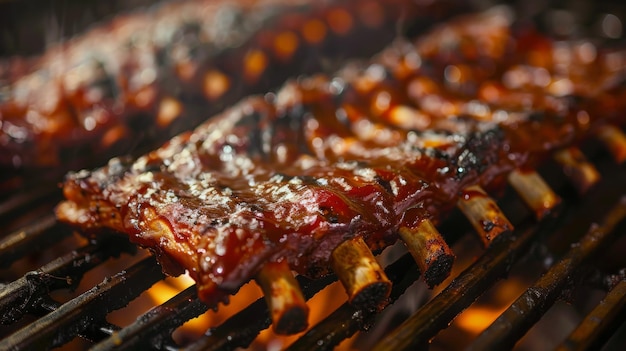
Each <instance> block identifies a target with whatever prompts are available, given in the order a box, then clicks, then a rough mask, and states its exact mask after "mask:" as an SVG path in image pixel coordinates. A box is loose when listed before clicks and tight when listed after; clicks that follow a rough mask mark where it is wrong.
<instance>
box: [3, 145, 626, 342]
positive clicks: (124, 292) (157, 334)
mask: <svg viewBox="0 0 626 351" xmlns="http://www.w3.org/2000/svg"><path fill="white" fill-rule="evenodd" d="M602 156H603V155H600V157H599V160H600V162H601V163H598V167H599V169H601V171H602V174H603V178H602V181H601V182H600V183H599V184H597V185H596V187H595V188H594V189H593V191H592V192H590V193H589V195H587V196H585V197H582V198H578V197H577V195H575V191H574V190H573V189H570V188H569V187H568V185H567V183H566V182H565V180H564V177H562V175H560V174H558V173H559V172H555V171H554V169H552V170H551V169H548V176H547V179H549V180H550V183H552V184H553V187H554V188H555V189H557V190H558V191H559V192H560V195H561V196H562V197H563V198H564V199H565V200H566V201H564V202H563V204H561V206H559V207H558V208H557V209H556V210H555V211H554V212H553V213H552V214H551V215H549V216H547V217H546V218H544V219H542V220H541V221H535V220H534V219H533V217H532V216H531V215H530V212H529V211H524V210H523V208H522V207H520V202H519V201H518V200H516V199H515V198H513V197H512V195H511V194H508V196H505V197H504V201H502V202H503V203H502V205H501V207H502V208H503V210H504V212H505V213H511V215H510V216H509V217H510V218H513V219H514V220H515V222H516V223H515V224H516V228H517V230H516V231H515V232H513V233H511V235H505V236H501V239H499V240H498V241H497V242H495V243H494V244H493V245H491V246H490V247H489V248H488V249H486V250H485V252H484V253H483V254H482V255H481V256H480V257H478V258H477V259H476V260H475V262H473V263H472V264H471V265H470V266H469V267H468V268H466V269H465V270H464V271H463V272H462V273H460V274H459V275H458V276H457V277H455V278H454V279H453V280H452V282H451V283H450V284H449V285H448V286H447V287H446V288H445V289H443V290H442V291H441V292H440V293H438V294H437V295H436V296H434V297H433V298H432V299H431V300H430V301H428V302H427V303H426V304H424V305H423V306H421V307H420V308H419V309H418V310H417V311H415V312H414V313H413V314H412V315H410V317H408V319H406V320H405V321H404V322H403V323H402V324H401V325H400V326H399V327H397V328H396V329H394V330H392V331H391V332H389V333H387V334H386V335H384V337H383V339H382V340H380V341H379V342H378V343H377V344H376V345H375V346H374V349H376V350H390V349H394V350H397V349H402V350H409V349H414V348H416V347H426V346H425V345H428V344H429V340H431V339H432V338H436V337H437V334H438V333H439V332H440V331H442V330H443V329H445V328H447V327H448V325H449V324H450V323H451V322H452V321H453V319H454V318H455V317H456V316H457V315H458V314H459V313H461V312H462V311H463V310H464V309H466V308H468V307H469V306H471V305H472V304H473V303H474V301H475V300H476V299H477V298H478V297H479V296H481V295H482V294H483V293H484V292H485V291H487V290H488V289H489V288H490V287H491V286H493V285H494V284H495V283H496V282H498V281H499V280H500V279H501V278H503V277H505V276H506V275H507V273H508V272H509V271H510V270H511V269H512V267H514V266H515V265H516V264H519V262H521V261H523V259H524V257H526V256H527V255H528V253H529V252H530V251H533V248H536V247H537V246H538V245H544V246H546V247H547V248H548V250H549V251H552V252H554V253H556V254H559V255H560V256H562V258H561V259H560V260H558V261H557V262H556V263H555V264H554V265H552V267H550V268H549V270H548V271H547V272H546V273H545V274H544V275H543V276H542V277H541V278H539V279H538V280H537V281H536V282H535V283H533V284H532V286H531V287H529V288H528V289H527V291H526V292H525V293H524V294H523V295H522V296H520V298H518V299H517V301H515V302H514V303H513V304H512V305H511V306H510V307H509V308H508V309H507V310H506V311H505V312H504V313H502V314H501V315H500V316H499V317H498V318H497V319H496V321H495V322H494V323H493V324H492V325H491V326H490V327H489V328H488V329H486V330H485V331H484V332H483V333H482V334H481V335H480V336H479V337H478V338H476V339H475V340H474V341H473V343H472V344H471V345H470V347H471V348H473V349H494V348H495V349H500V348H511V347H512V346H513V345H515V344H516V343H517V342H518V340H519V339H520V338H521V337H522V336H523V335H524V334H525V333H526V332H527V331H528V329H530V328H531V327H532V326H533V325H535V323H536V322H537V321H538V320H539V319H540V318H541V317H542V316H543V315H544V314H545V313H546V312H547V311H548V310H549V309H550V307H551V306H552V305H553V304H554V303H555V301H557V300H559V299H568V297H569V296H570V295H571V294H572V291H574V290H575V289H577V288H578V287H580V286H584V285H588V284H594V283H595V282H597V281H598V279H597V275H595V274H591V273H594V272H595V271H596V270H597V269H598V265H597V264H595V261H594V259H596V258H598V260H597V261H598V262H602V260H601V259H599V257H598V255H599V253H601V252H603V250H605V249H606V248H607V247H608V246H609V245H611V243H612V242H614V241H615V240H617V239H618V238H619V237H620V235H622V234H623V232H624V226H623V225H624V223H623V222H624V218H625V217H626V197H624V194H626V184H624V183H623V182H622V181H620V180H621V179H624V177H626V170H625V169H624V167H623V166H615V165H612V164H611V162H610V161H609V160H608V157H604V158H603V157H602ZM604 156H606V155H604ZM549 166H551V167H553V168H555V165H549ZM555 169H556V168H555ZM555 173H556V175H555ZM562 178H563V179H562ZM17 196H19V195H17ZM9 201H15V200H9ZM17 203H20V201H17ZM520 209H521V210H520ZM17 213H20V211H18V212H17ZM25 215H28V213H27V212H25ZM450 222H455V221H450ZM456 222H458V221H456ZM456 222H455V223H456ZM455 223H453V224H450V223H446V224H444V226H446V225H449V226H451V228H454V230H456V231H460V232H461V233H460V234H458V235H452V236H451V237H450V241H451V242H453V241H455V240H458V239H459V237H461V236H462V235H463V233H462V232H463V231H464V229H463V224H461V225H459V224H458V223H456V224H455ZM594 223H598V224H594ZM459 227H460V228H459ZM446 229H447V228H446ZM447 231H449V229H447ZM453 234H454V233H453ZM70 236H71V230H70V229H69V228H66V227H64V226H63V225H60V224H58V223H56V222H55V221H54V218H53V217H52V215H47V216H44V217H42V218H41V219H40V220H38V221H37V222H35V223H34V224H32V225H29V226H26V227H24V228H22V229H18V230H15V231H13V232H11V233H9V234H8V235H6V236H5V237H4V238H3V239H2V241H1V242H0V252H1V255H0V257H2V259H1V260H0V262H1V263H2V265H3V266H4V267H5V268H7V267H11V264H15V261H18V262H19V261H20V260H23V259H24V257H25V256H26V257H27V256H29V255H31V254H32V252H33V251H34V250H40V249H43V248H45V247H46V246H47V245H49V243H50V242H53V241H59V240H62V239H63V238H66V237H70ZM38 243H43V244H38ZM563 243H566V244H565V245H564V244H563ZM44 251H45V250H44ZM122 253H130V254H131V257H134V258H135V259H136V260H139V261H138V262H137V263H135V264H133V265H132V266H129V268H127V269H125V270H123V271H121V272H119V273H117V274H114V275H112V276H109V277H105V278H104V280H103V281H102V283H100V284H98V285H95V286H94V287H93V288H91V289H89V290H87V291H86V292H84V293H82V294H80V295H79V296H78V297H76V298H74V299H71V300H69V301H67V302H65V303H60V302H57V301H56V300H54V299H53V298H52V297H51V296H52V295H53V294H52V293H53V292H54V291H59V290H66V289H72V288H75V287H76V286H77V284H78V283H79V282H80V281H81V279H82V277H83V275H84V274H86V273H87V272H89V271H90V270H93V269H94V268H95V267H98V266H100V265H102V264H103V263H104V262H106V261H107V260H109V259H111V258H112V257H115V256H119V255H120V254H122ZM133 255H134V256H133ZM600 258H601V257H600ZM5 271H9V269H5ZM386 273H387V275H388V276H389V278H390V279H391V280H392V281H393V283H394V284H393V289H392V293H391V296H390V302H392V303H393V302H395V300H397V299H402V298H406V297H405V296H403V294H405V291H406V289H407V288H408V287H409V286H411V285H412V284H413V283H414V282H415V281H417V280H418V278H419V275H420V272H419V269H418V268H417V265H416V264H415V262H414V260H413V259H412V258H411V256H410V255H409V254H405V255H404V256H401V257H400V258H399V259H397V260H396V261H395V262H393V263H391V264H389V265H388V266H387V268H386ZM605 277H606V276H605ZM163 278H164V276H163V274H162V273H161V269H160V267H159V266H158V265H157V264H156V262H155V260H154V258H153V257H151V256H148V257H146V258H142V257H141V255H140V254H137V253H136V250H135V249H134V247H133V246H132V245H130V244H129V243H128V242H127V241H126V239H124V238H120V237H118V236H116V235H103V236H101V237H99V239H98V240H97V241H91V242H88V243H87V244H85V245H83V246H79V247H76V248H74V250H72V251H71V252H69V253H66V254H64V255H60V256H59V257H57V258H55V259H53V260H51V261H50V262H49V263H47V264H44V265H43V266H41V267H39V268H37V269H35V270H33V271H31V272H28V273H26V274H24V275H23V276H22V277H19V278H18V279H16V280H14V281H12V282H10V283H8V284H6V285H4V286H3V287H2V289H1V290H0V313H1V315H2V319H1V320H0V322H2V324H4V325H7V326H9V328H8V329H7V331H6V332H5V331H3V332H2V338H3V339H2V340H1V341H0V349H31V348H37V347H42V346H60V345H63V344H65V343H67V342H69V341H71V340H72V339H74V338H75V337H79V338H82V339H85V340H88V341H89V342H91V343H92V346H93V349H94V350H112V349H137V348H151V349H160V350H172V349H179V348H180V347H181V346H179V345H177V344H176V343H175V342H174V341H173V340H172V333H173V331H174V330H175V329H176V328H177V327H179V326H180V325H182V324H183V323H185V322H186V321H187V320H189V319H191V318H194V317H196V316H198V315H200V314H202V313H204V312H205V311H206V310H207V306H206V305H204V304H203V303H202V302H200V301H199V300H198V298H197V294H196V291H195V286H192V287H189V288H187V289H186V290H184V291H182V292H180V293H179V294H178V295H176V296H175V297H173V298H172V299H170V300H169V301H167V302H165V303H164V304H163V305H160V306H156V307H154V308H153V309H151V310H150V311H148V312H147V313H145V314H143V315H140V316H138V318H137V320H136V321H135V322H134V323H132V324H130V325H128V326H126V327H124V328H121V327H119V326H116V325H112V324H110V323H108V322H107V321H106V315H107V314H108V313H109V312H111V311H113V310H115V309H118V308H121V307H123V306H125V305H127V304H128V303H129V302H130V301H132V300H133V299H134V298H135V297H136V296H138V295H139V294H140V293H142V292H143V291H145V290H146V289H148V288H149V287H150V286H152V285H153V284H154V283H156V282H157V281H159V280H161V279H163ZM609 278H612V279H604V280H603V281H604V282H610V283H606V284H605V285H607V286H606V288H607V290H610V293H609V294H608V295H607V296H606V297H605V300H604V301H603V302H601V303H599V304H597V306H596V307H595V309H594V310H592V311H591V312H590V313H589V315H588V316H587V318H586V319H584V320H583V322H582V323H581V325H580V326H579V327H578V328H577V329H575V330H572V331H571V335H570V336H569V337H567V338H566V339H565V340H563V341H562V345H561V349H563V350H570V349H580V348H584V347H586V346H587V345H595V346H597V345H601V344H603V343H604V342H605V341H606V340H607V338H608V336H607V335H611V333H613V332H615V331H616V330H618V328H619V327H620V326H621V324H622V323H623V316H624V313H625V312H624V311H625V310H626V308H625V305H626V297H625V294H624V285H625V282H624V280H622V279H623V274H622V276H619V275H616V276H610V277H609ZM298 279H299V283H300V284H301V286H302V288H303V291H304V294H305V297H306V298H307V299H309V298H311V297H312V296H313V295H315V294H316V293H317V292H318V291H320V290H321V289H323V288H324V287H325V286H327V285H328V284H330V283H331V282H333V281H334V279H335V277H333V276H330V277H327V278H325V279H322V280H316V281H313V280H309V279H306V278H303V277H299V278H298ZM409 298H410V297H409ZM385 312H386V311H383V313H385ZM379 316H380V315H379V314H376V313H375V312H370V311H365V310H358V309H356V308H355V307H353V306H351V305H350V304H348V303H347V302H346V303H344V304H343V305H342V306H340V307H339V308H338V309H336V310H335V311H334V312H332V313H331V314H330V315H329V316H328V317H326V318H325V319H323V320H322V321H321V322H319V323H318V324H317V325H314V326H313V327H311V328H310V329H309V330H308V331H307V332H305V333H304V334H303V335H302V336H301V337H299V339H298V340H297V341H296V342H294V343H293V344H291V345H290V346H289V348H288V349H290V350H303V349H311V348H313V347H314V348H316V349H333V348H334V347H336V346H337V345H338V344H340V343H341V342H342V341H343V340H344V339H347V338H349V337H351V336H352V335H353V334H355V333H357V332H359V331H360V330H366V329H368V328H370V327H372V326H375V325H376V322H377V319H378V318H379ZM598 320H600V321H601V323H597V321H598ZM270 324H271V319H270V318H269V315H268V311H267V306H266V303H265V301H264V300H263V299H262V298H261V299H258V300H256V301H253V302H252V303H251V304H250V305H249V306H248V307H246V308H243V309H242V310H241V311H240V312H238V313H236V314H235V315H233V316H232V317H230V318H229V319H228V320H226V321H225V322H224V323H222V324H221V325H217V326H207V332H206V335H204V336H203V337H201V338H199V339H197V340H195V341H192V342H191V343H190V344H188V345H184V347H185V349H187V350H200V349H202V350H207V349H208V350H222V349H234V348H237V347H246V346H247V345H249V344H250V343H251V342H252V341H253V340H254V338H256V336H257V335H258V334H259V332H260V331H262V330H263V329H266V328H268V327H269V326H270Z"/></svg>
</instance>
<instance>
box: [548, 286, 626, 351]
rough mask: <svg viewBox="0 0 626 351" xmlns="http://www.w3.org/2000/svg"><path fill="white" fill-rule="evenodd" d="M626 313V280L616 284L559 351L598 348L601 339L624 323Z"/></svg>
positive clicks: (604, 338)
mask: <svg viewBox="0 0 626 351" xmlns="http://www.w3.org/2000/svg"><path fill="white" fill-rule="evenodd" d="M625 314H626V280H622V281H621V282H619V284H617V286H615V287H614V288H613V289H612V290H611V291H610V292H609V293H608V294H607V296H606V297H605V298H604V300H603V301H602V302H600V304H598V306H596V308H594V309H593V311H591V312H590V313H589V314H588V315H587V317H585V319H584V320H583V321H582V323H580V325H579V326H578V328H576V330H574V331H573V332H572V333H571V334H570V336H569V337H568V338H567V340H565V341H563V343H562V344H561V345H560V346H559V347H558V348H557V351H568V350H572V351H573V350H579V351H582V350H597V349H600V346H601V345H600V344H601V341H606V340H607V338H606V337H607V336H608V335H611V334H612V333H613V332H614V330H615V329H616V328H617V327H618V326H619V325H618V323H622V321H623V320H624V315H625Z"/></svg>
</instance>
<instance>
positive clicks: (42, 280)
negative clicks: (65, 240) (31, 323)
mask: <svg viewBox="0 0 626 351" xmlns="http://www.w3.org/2000/svg"><path fill="white" fill-rule="evenodd" d="M127 246H128V245H127ZM122 247H123V246H122ZM119 250H120V247H119V246H117V245H115V246H113V245H108V246H105V248H103V247H102V246H100V245H95V244H91V245H87V246H84V247H81V248H79V249H78V250H76V251H73V252H71V253H69V254H67V255H64V256H62V257H59V258H57V259H55V260H53V261H52V262H50V263H48V264H46V265H45V266H43V267H41V268H39V269H38V270H36V271H33V272H30V273H27V274H25V275H24V276H23V277H21V278H19V279H17V280H15V281H13V282H11V283H10V284H8V285H7V286H5V287H4V288H3V289H2V290H0V314H1V316H0V323H2V324H9V323H13V322H15V321H17V320H19V319H20V318H21V317H22V316H23V315H24V314H26V313H32V311H36V310H38V309H39V308H40V307H41V303H42V302H43V300H41V299H42V298H43V297H44V295H45V294H46V293H47V292H48V291H49V290H53V289H62V288H72V287H75V286H76V285H77V284H78V282H79V281H80V279H81V277H82V275H83V274H84V273H85V272H87V271H88V270H90V269H91V268H93V267H95V266H97V265H99V264H100V263H102V262H103V261H104V260H106V259H107V258H109V257H111V256H113V255H118V254H119V253H120V251H119Z"/></svg>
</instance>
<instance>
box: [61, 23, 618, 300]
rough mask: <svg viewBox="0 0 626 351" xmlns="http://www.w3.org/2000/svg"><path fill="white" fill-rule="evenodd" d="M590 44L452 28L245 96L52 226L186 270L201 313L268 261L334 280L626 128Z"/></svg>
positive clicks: (83, 185)
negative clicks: (356, 260) (363, 249)
mask: <svg viewBox="0 0 626 351" xmlns="http://www.w3.org/2000/svg"><path fill="white" fill-rule="evenodd" d="M584 44H589V43H588V42H559V43H558V46H557V43H555V42H552V41H550V40H549V39H547V38H544V37H541V36H540V35H538V34H537V33H536V32H534V31H533V30H532V29H531V28H520V27H518V28H517V30H516V31H515V32H512V31H511V21H510V19H509V17H508V16H507V14H506V12H500V11H495V12H488V13H484V14H480V15H476V16H471V17H468V18H462V19H458V20H455V21H452V22H450V23H448V24H444V25H442V26H441V27H439V28H437V29H435V30H433V31H432V32H431V33H429V34H428V35H426V36H424V37H423V38H421V39H419V40H417V41H416V42H415V43H407V42H402V41H398V42H396V43H394V44H393V45H391V46H390V47H388V48H387V49H386V50H384V51H383V52H382V53H380V54H379V55H378V56H377V57H376V58H374V59H373V61H372V62H370V63H369V64H367V65H360V64H358V63H351V64H349V65H347V66H346V67H345V68H344V69H343V70H341V71H340V72H338V73H337V74H336V75H335V76H333V77H327V76H323V75H318V76H313V77H309V78H301V79H298V80H297V81H292V82H290V83H288V84H286V85H285V86H284V87H283V88H282V89H280V90H279V91H278V92H277V93H276V94H271V93H270V94H267V95H265V96H264V97H250V98H247V99H245V100H243V101H242V102H240V103H239V104H238V105H237V106H235V107H233V108H231V109H230V110H228V111H226V112H225V113H223V114H221V115H219V116H217V117H215V118H212V119H211V120H209V121H208V122H206V123H204V124H203V125H201V126H200V127H198V128H197V129H196V130H194V131H191V132H187V133H184V134H181V135H179V136H177V137H175V138H173V139H172V140H170V141H169V142H168V143H167V144H165V145H164V146H162V147H161V148H159V149H157V150H155V151H153V152H150V153H148V154H146V155H145V156H142V157H140V158H139V159H137V160H135V161H134V162H133V161H130V160H127V159H123V158H116V159H113V160H111V161H110V162H109V165H108V166H106V167H103V168H101V169H98V170H95V171H91V172H90V171H81V172H78V173H74V174H71V175H69V176H68V178H67V181H66V182H65V184H64V192H65V196H66V198H67V200H66V201H65V202H63V203H62V204H61V205H60V206H59V207H58V209H57V214H58V217H59V218H60V219H61V220H62V221H65V222H69V223H71V224H74V225H76V226H78V227H81V228H83V229H87V230H94V229H98V228H112V229H115V230H117V231H120V232H123V233H127V234H128V235H129V237H130V240H132V241H133V242H136V243H138V244H140V245H142V246H145V247H148V248H151V249H152V250H153V251H154V252H156V254H157V256H158V257H160V259H161V261H162V263H164V266H165V267H166V269H168V270H169V271H170V272H172V273H176V272H180V271H181V270H183V269H186V270H188V271H189V272H190V274H191V276H192V277H194V279H196V281H197V282H198V289H199V291H200V295H201V298H202V299H203V300H204V301H206V302H207V303H209V304H214V303H216V302H217V301H219V300H221V299H222V298H224V296H225V295H226V294H228V293H231V292H233V291H236V290H237V289H238V288H239V287H240V286H241V285H242V284H243V283H244V282H246V281H247V280H249V279H250V278H251V277H252V276H254V274H256V273H257V272H258V271H259V270H260V269H261V267H262V266H263V265H264V263H266V262H280V261H285V260H286V261H287V262H288V264H289V266H290V267H291V268H292V269H294V270H295V271H297V272H299V273H301V274H306V275H309V276H313V277H317V276H320V275H323V274H327V273H328V272H329V258H330V255H331V252H332V250H333V249H334V248H335V247H337V246H338V245H339V244H340V243H342V242H344V241H345V240H347V239H349V238H353V237H362V238H363V239H364V240H365V242H366V243H367V244H368V245H369V247H370V248H371V249H372V250H378V249H381V248H383V247H385V246H387V245H389V244H391V243H393V242H394V241H396V239H397V233H398V231H399V230H400V229H401V228H412V227H415V226H416V225H417V224H418V223H419V222H420V221H421V220H423V219H431V220H433V221H434V222H435V223H436V222H437V221H439V220H441V218H442V217H443V216H444V215H445V214H446V213H447V212H448V211H449V210H450V209H451V208H452V207H454V206H455V204H456V202H457V200H458V199H459V197H460V196H465V197H471V196H480V194H472V193H471V192H464V189H466V188H467V187H468V186H470V185H474V184H478V185H481V186H483V187H485V188H486V189H494V188H499V187H501V186H502V184H503V182H504V180H505V179H506V176H507V174H508V173H510V172H511V171H513V170H515V169H519V168H526V167H533V166H534V165H535V164H536V163H537V162H540V161H541V160H542V158H544V157H545V156H546V155H547V153H548V152H551V151H554V150H556V149H559V148H561V147H564V146H568V145H571V144H573V143H575V142H577V141H579V140H580V139H581V138H583V137H584V136H586V135H589V134H590V133H591V132H592V131H593V130H594V128H596V127H597V126H598V125H600V124H603V123H609V122H610V123H613V122H621V121H622V120H623V115H624V113H623V112H624V102H625V101H626V99H625V98H626V91H625V90H624V89H623V87H622V86H621V85H620V83H621V76H620V75H621V74H623V73H624V68H626V66H625V64H624V52H621V51H620V52H618V51H604V50H602V49H600V48H595V50H596V51H595V55H594V56H593V57H588V56H584V52H583V53H582V54H581V50H582V49H581V45H584ZM589 45H591V44H589ZM557 49H558V50H560V51H559V52H560V55H554V53H555V51H556V50H557ZM560 60H567V63H568V64H567V65H565V66H564V65H562V63H563V62H561V61H560ZM615 77H620V80H616V79H615Z"/></svg>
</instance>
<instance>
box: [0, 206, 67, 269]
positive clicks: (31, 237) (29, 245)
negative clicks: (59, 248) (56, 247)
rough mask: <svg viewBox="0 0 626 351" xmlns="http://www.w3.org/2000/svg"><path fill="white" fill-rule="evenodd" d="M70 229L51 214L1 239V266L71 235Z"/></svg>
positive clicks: (5, 265)
mask: <svg viewBox="0 0 626 351" xmlns="http://www.w3.org/2000/svg"><path fill="white" fill-rule="evenodd" d="M70 233H71V232H70V231H69V230H67V229H66V228H64V227H63V226H62V225H61V224H59V223H58V222H57V221H56V217H55V216H54V214H49V215H47V216H45V217H43V218H41V219H39V220H37V222H36V223H34V224H32V225H29V226H27V227H24V228H22V229H19V230H16V231H14V232H12V233H10V234H9V235H7V236H6V237H4V238H2V240H0V267H8V266H9V265H10V264H11V263H13V262H14V261H15V260H17V259H19V258H20V257H24V256H25V255H26V254H28V253H32V252H34V251H36V250H39V249H41V248H43V247H45V246H46V245H49V244H50V243H53V242H55V241H58V240H60V239H62V238H63V237H65V236H68V235H70Z"/></svg>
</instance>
